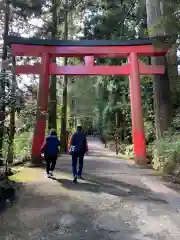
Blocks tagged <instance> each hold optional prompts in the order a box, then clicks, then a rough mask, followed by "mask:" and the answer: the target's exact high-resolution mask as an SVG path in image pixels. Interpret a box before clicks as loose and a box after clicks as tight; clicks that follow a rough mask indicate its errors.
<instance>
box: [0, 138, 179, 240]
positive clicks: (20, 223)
mask: <svg viewBox="0 0 180 240" xmlns="http://www.w3.org/2000/svg"><path fill="white" fill-rule="evenodd" d="M89 148H90V153H89V155H88V156H86V157H85V166H84V177H85V179H86V180H81V181H79V183H78V184H77V185H76V184H73V183H72V175H71V159H70V156H62V157H61V158H60V159H59V160H58V163H57V168H56V171H55V177H56V178H55V179H54V180H52V179H47V178H46V175H45V171H44V169H43V168H37V169H35V168H24V169H22V170H21V171H20V173H18V174H16V175H14V176H13V179H14V180H16V181H18V182H22V185H21V187H20V192H19V195H20V197H19V198H18V199H17V201H16V202H15V203H14V204H13V206H12V207H9V208H8V209H7V210H6V211H4V212H3V213H2V214H1V215H0V240H59V239H61V240H67V239H68V240H121V239H122V240H135V239H138V240H175V239H176V240H179V239H180V212H179V211H180V194H179V193H177V192H175V191H174V190H172V189H170V188H168V187H167V186H166V185H165V184H163V182H162V181H161V180H160V177H158V176H156V175H155V174H154V173H153V171H152V170H150V169H141V168H138V167H137V166H136V165H135V164H133V162H132V161H127V160H121V159H119V158H118V157H117V156H116V155H115V154H114V153H113V152H110V151H109V150H107V149H104V146H103V145H102V144H101V143H100V142H99V141H98V140H89Z"/></svg>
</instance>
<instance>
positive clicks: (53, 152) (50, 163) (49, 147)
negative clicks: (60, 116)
mask: <svg viewBox="0 0 180 240" xmlns="http://www.w3.org/2000/svg"><path fill="white" fill-rule="evenodd" d="M59 146H61V142H60V141H59V139H58V137H57V133H56V131H55V130H52V131H51V132H50V134H49V135H48V136H47V137H46V139H45V141H44V143H43V145H42V147H41V153H44V158H45V162H46V172H47V177H48V178H49V177H52V176H53V171H54V169H55V166H56V161H57V158H58V154H59V152H60V151H59Z"/></svg>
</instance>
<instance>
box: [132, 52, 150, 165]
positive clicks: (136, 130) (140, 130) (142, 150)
mask: <svg viewBox="0 0 180 240" xmlns="http://www.w3.org/2000/svg"><path fill="white" fill-rule="evenodd" d="M128 62H129V64H130V75H129V77H130V79H129V80H130V84H129V85H130V101H131V118H132V135H133V136H132V137H133V144H134V155H135V161H136V163H137V164H147V156H146V141H145V133H144V122H143V114H142V98H141V86H140V70H139V61H138V55H137V53H135V52H132V53H130V55H129V59H128Z"/></svg>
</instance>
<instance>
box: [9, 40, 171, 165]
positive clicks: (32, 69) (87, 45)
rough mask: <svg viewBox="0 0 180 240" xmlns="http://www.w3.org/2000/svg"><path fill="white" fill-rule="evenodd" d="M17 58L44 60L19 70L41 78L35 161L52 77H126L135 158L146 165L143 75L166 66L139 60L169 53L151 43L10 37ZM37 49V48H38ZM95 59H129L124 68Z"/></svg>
mask: <svg viewBox="0 0 180 240" xmlns="http://www.w3.org/2000/svg"><path fill="white" fill-rule="evenodd" d="M8 42H9V44H11V45H12V51H13V54H14V56H34V57H41V64H35V65H33V66H32V65H24V66H16V73H17V74H39V75H40V82H39V92H38V101H37V115H36V123H35V128H34V138H33V144H32V161H33V163H37V162H39V160H40V159H41V157H40V148H41V145H42V143H43V141H44V137H45V124H46V115H47V110H48V94H49V76H50V75H51V74H55V75H127V76H129V79H130V101H131V116H132V134H133V143H134V155H135V159H136V162H137V163H140V164H144V163H146V162H147V158H146V144H145V135H144V124H143V116H142V100H141V88H140V75H151V74H164V72H165V69H164V66H161V65H159V66H151V65H145V64H144V63H142V62H139V59H138V57H139V56H162V55H165V54H166V52H167V49H160V48H155V47H153V45H152V41H151V40H144V41H143V40H141V41H138V40H134V41H129V42H128V41H126V42H121V41H90V40H89V41H52V40H51V41H48V40H39V39H31V40H28V39H22V38H17V37H9V38H8ZM37 45H38V46H37ZM53 57H84V65H79V66H57V65H56V64H55V63H53V62H52V61H51V59H52V58H53ZM94 57H126V58H127V59H128V63H127V64H125V65H122V66H96V65H95V64H94Z"/></svg>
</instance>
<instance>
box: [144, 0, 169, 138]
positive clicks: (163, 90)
mask: <svg viewBox="0 0 180 240" xmlns="http://www.w3.org/2000/svg"><path fill="white" fill-rule="evenodd" d="M160 4H162V3H160V1H159V0H153V1H152V0H146V10H147V24H148V31H149V36H150V37H156V36H164V35H165V30H164V29H165V28H164V27H163V26H161V27H160V26H159V21H160V18H161V17H162V16H161V12H162V6H161V5H160ZM151 63H152V65H154V64H156V65H160V64H165V67H166V72H165V74H164V75H162V76H158V75H154V76H152V80H153V88H154V110H155V124H156V138H157V139H159V138H161V137H163V134H164V132H165V131H167V130H168V127H169V126H170V122H171V119H172V113H171V98H170V95H171V91H170V82H169V77H168V74H167V64H166V57H152V58H151Z"/></svg>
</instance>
